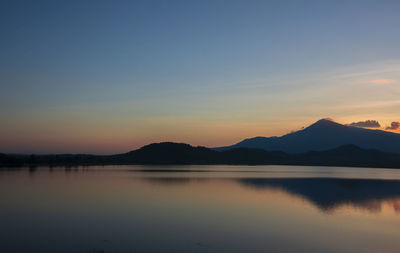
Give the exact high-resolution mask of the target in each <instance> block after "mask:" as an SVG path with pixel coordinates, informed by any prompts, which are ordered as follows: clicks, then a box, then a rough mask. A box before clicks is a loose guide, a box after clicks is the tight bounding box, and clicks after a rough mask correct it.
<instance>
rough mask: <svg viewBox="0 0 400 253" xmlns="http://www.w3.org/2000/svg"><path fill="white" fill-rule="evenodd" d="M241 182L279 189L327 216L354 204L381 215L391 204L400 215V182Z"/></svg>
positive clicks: (282, 180)
mask: <svg viewBox="0 0 400 253" xmlns="http://www.w3.org/2000/svg"><path fill="white" fill-rule="evenodd" d="M239 182H240V183H242V184H244V185H246V186H250V187H253V188H257V189H268V188H279V189H282V190H284V191H286V192H289V193H291V194H293V195H299V196H301V197H303V198H305V199H307V200H309V201H310V202H311V203H313V204H314V205H316V206H317V207H318V208H320V209H321V210H323V211H325V212H330V211H333V210H334V209H335V208H337V207H339V206H341V205H344V204H350V205H353V206H355V207H358V208H362V209H365V210H368V211H371V212H379V211H380V210H381V205H382V202H383V201H388V202H390V204H391V205H392V206H393V208H394V210H395V211H396V212H400V180H379V179H339V178H285V179H282V178H279V179H274V178H268V179H267V178H254V179H248V178H246V179H239Z"/></svg>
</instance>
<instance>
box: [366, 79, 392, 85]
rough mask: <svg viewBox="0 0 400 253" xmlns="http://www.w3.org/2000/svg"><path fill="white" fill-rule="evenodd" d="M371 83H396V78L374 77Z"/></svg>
mask: <svg viewBox="0 0 400 253" xmlns="http://www.w3.org/2000/svg"><path fill="white" fill-rule="evenodd" d="M368 82H369V83H375V84H392V83H396V80H393V79H387V78H384V79H374V80H369V81H368Z"/></svg>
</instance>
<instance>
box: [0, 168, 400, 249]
mask: <svg viewBox="0 0 400 253" xmlns="http://www.w3.org/2000/svg"><path fill="white" fill-rule="evenodd" d="M115 169H119V170H118V171H111V170H110V167H97V168H91V169H90V170H82V169H81V168H80V169H79V170H77V171H75V170H74V169H72V170H71V171H64V170H63V169H54V170H53V172H49V171H48V170H47V169H44V168H38V169H37V170H36V171H35V172H29V171H26V170H23V171H8V172H7V171H3V172H0V198H1V200H2V201H1V203H0V223H1V224H2V226H1V227H0V245H1V246H0V247H3V251H4V252H87V251H88V250H90V249H93V248H104V249H106V250H117V251H118V252H132V251H133V252H136V251H139V252H143V251H147V252H148V251H150V252H160V251H163V252H165V251H170V252H188V251H189V252H221V251H230V252H244V251H251V252H265V251H268V250H269V251H281V252H316V251H318V252H321V251H323V252H395V250H397V249H398V248H400V242H399V241H398V239H397V237H398V228H399V227H400V215H399V214H398V212H399V207H400V181H397V180H380V179H381V178H385V179H388V178H390V177H392V178H396V179H400V177H399V175H400V171H396V170H378V169H375V170H374V169H357V168H318V167H315V168H310V167H300V166H299V167H285V166H254V167H253V166H252V167H239V166H237V167H235V166H217V167H213V166H187V167H183V166H178V167H170V168H169V169H170V170H171V171H177V170H179V172H157V170H158V169H160V167H150V168H149V167H143V166H140V167H138V166H135V167H132V166H120V167H116V168H115ZM131 169H135V170H141V171H140V172H139V171H136V172H133V173H132V171H131ZM148 169H152V170H153V172H149V171H148ZM215 169H216V170H219V171H220V172H210V171H212V170H215ZM246 169H247V170H248V171H249V170H250V171H253V172H246V171H245V170H246ZM188 170H191V171H194V172H188ZM205 170H206V171H208V172H202V171H205ZM279 170H281V172H280V171H279ZM221 171H222V172H221ZM235 171H236V172H235ZM238 171H239V172H238ZM283 171H284V172H283ZM327 171H330V172H331V173H326V172H327ZM361 171H364V172H365V173H361ZM359 172H360V175H362V177H363V178H366V179H357V178H356V176H355V175H356V174H357V173H359ZM346 173H347V174H348V175H349V178H347V179H346V178H345V176H346ZM293 175H295V176H293ZM322 175H325V176H322ZM329 175H332V177H329ZM374 175H375V178H374ZM130 250H132V251H130Z"/></svg>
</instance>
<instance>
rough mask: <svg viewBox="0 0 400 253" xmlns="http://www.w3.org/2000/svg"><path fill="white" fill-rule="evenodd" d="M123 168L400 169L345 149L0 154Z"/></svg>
mask: <svg viewBox="0 0 400 253" xmlns="http://www.w3.org/2000/svg"><path fill="white" fill-rule="evenodd" d="M120 164H127V165H129V164H171V165H172V164H199V165H200V164H232V165H235V164H237V165H318V166H353V167H377V168H400V154H397V153H388V152H382V151H379V150H373V149H362V148H359V147H357V146H354V145H344V146H340V147H337V148H334V149H331V150H326V151H309V152H305V153H302V154H288V153H285V152H281V151H265V150H263V149H250V148H235V149H230V150H225V151H215V150H213V149H209V148H205V147H193V146H191V145H188V144H184V143H172V142H164V143H154V144H150V145H147V146H144V147H142V148H140V149H137V150H134V151H131V152H128V153H125V154H118V155H109V156H104V155H103V156H99V155H68V154H64V155H30V156H26V155H6V154H0V165H1V166H2V167H10V166H37V165H49V166H74V165H120Z"/></svg>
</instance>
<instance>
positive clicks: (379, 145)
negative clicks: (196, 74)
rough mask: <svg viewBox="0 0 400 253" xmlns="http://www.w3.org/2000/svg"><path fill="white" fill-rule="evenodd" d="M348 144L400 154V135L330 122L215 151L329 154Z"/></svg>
mask: <svg viewBox="0 0 400 253" xmlns="http://www.w3.org/2000/svg"><path fill="white" fill-rule="evenodd" d="M346 144H353V145H356V146H358V147H361V148H366V149H378V150H381V151H385V152H394V153H400V134H397V133H392V132H387V131H381V130H372V129H364V128H359V127H353V126H346V125H342V124H339V123H336V122H333V121H331V120H328V119H321V120H319V121H317V122H315V123H314V124H312V125H310V126H309V127H307V128H305V129H302V130H299V131H297V132H293V133H290V134H286V135H283V136H281V137H269V138H268V137H255V138H250V139H245V140H243V141H241V142H239V143H237V144H234V145H232V146H227V147H221V148H215V150H219V151H221V150H228V149H233V148H259V149H264V150H280V151H284V152H287V153H303V152H307V151H310V150H315V151H322V150H328V149H332V148H335V147H339V146H341V145H346Z"/></svg>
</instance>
